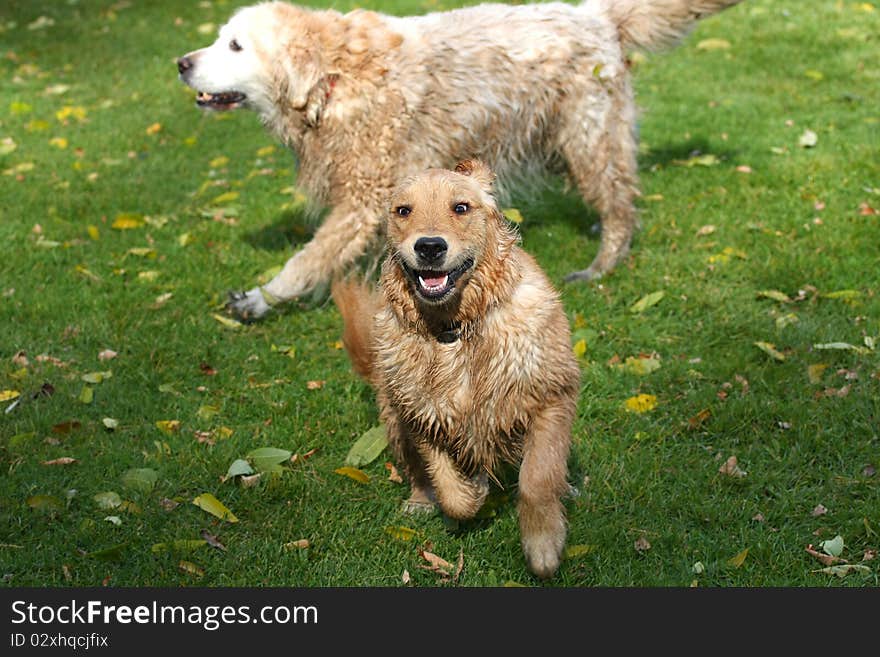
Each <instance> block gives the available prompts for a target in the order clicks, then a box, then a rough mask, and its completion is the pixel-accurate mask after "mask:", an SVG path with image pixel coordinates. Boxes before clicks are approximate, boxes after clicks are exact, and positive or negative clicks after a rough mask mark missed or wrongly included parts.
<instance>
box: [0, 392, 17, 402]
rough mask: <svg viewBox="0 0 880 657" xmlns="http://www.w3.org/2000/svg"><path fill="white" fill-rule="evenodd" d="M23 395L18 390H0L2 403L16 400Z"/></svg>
mask: <svg viewBox="0 0 880 657" xmlns="http://www.w3.org/2000/svg"><path fill="white" fill-rule="evenodd" d="M20 395H21V393H20V392H19V391H18V390H0V402H5V401H9V400H11V399H16V398H17V397H19V396H20Z"/></svg>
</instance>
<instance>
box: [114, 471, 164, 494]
mask: <svg viewBox="0 0 880 657" xmlns="http://www.w3.org/2000/svg"><path fill="white" fill-rule="evenodd" d="M158 479H159V473H158V472H156V471H155V470H153V469H152V468H132V469H131V470H128V471H127V472H126V473H125V474H123V475H122V485H123V486H125V487H126V488H132V489H134V490H136V491H140V492H141V493H149V492H150V491H151V490H153V486H155V485H156V481H158Z"/></svg>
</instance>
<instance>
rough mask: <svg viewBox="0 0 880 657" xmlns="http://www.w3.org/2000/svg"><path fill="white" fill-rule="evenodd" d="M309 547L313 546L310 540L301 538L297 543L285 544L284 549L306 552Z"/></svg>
mask: <svg viewBox="0 0 880 657" xmlns="http://www.w3.org/2000/svg"><path fill="white" fill-rule="evenodd" d="M309 545H311V543H309V539H307V538H301V539H299V540H296V541H290V543H285V544H284V547H285V549H287V550H305V549H306V548H307V547H309Z"/></svg>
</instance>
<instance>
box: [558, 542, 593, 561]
mask: <svg viewBox="0 0 880 657" xmlns="http://www.w3.org/2000/svg"><path fill="white" fill-rule="evenodd" d="M596 547H597V546H595V545H583V544H582V545H569V546H568V547H567V548H565V558H566V559H577V558H578V557H582V556H584V555H585V554H590V553H591V552H595V551H596Z"/></svg>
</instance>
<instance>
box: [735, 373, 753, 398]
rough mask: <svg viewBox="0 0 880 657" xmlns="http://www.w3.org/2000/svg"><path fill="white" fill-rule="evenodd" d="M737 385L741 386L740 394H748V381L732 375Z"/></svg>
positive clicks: (737, 375)
mask: <svg viewBox="0 0 880 657" xmlns="http://www.w3.org/2000/svg"><path fill="white" fill-rule="evenodd" d="M733 378H734V379H735V380H736V382H737V383H738V384H740V385H741V386H742V394H743V395H747V394H749V380H748V379H747V378H745V377H744V376H740V375H739V374H736V375H734V377H733Z"/></svg>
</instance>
